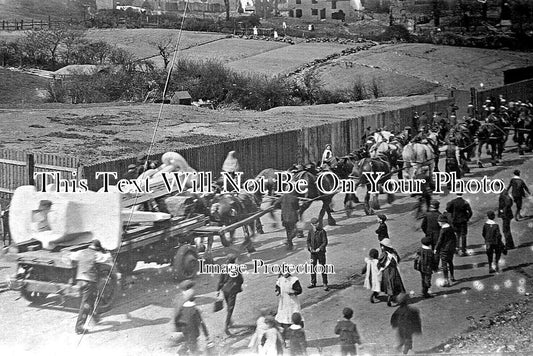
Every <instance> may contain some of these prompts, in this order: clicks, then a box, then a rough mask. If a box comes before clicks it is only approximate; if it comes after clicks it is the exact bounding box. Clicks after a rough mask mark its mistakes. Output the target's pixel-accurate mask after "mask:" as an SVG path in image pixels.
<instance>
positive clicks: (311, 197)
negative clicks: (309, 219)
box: [292, 167, 337, 225]
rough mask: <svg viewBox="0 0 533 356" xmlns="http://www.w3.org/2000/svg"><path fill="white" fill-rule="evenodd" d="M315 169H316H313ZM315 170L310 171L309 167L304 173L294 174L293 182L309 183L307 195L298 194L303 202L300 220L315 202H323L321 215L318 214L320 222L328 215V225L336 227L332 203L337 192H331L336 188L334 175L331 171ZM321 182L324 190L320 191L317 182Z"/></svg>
mask: <svg viewBox="0 0 533 356" xmlns="http://www.w3.org/2000/svg"><path fill="white" fill-rule="evenodd" d="M313 168H314V167H313ZM313 168H311V169H309V167H306V169H304V170H303V171H299V172H295V173H293V176H292V178H293V181H295V182H296V181H298V180H305V181H306V182H307V192H306V193H298V192H296V193H297V194H296V195H297V196H298V198H300V200H303V203H302V204H301V205H300V211H299V212H298V213H299V215H300V219H301V217H302V215H303V213H304V212H305V211H306V210H307V209H308V208H309V207H310V206H311V204H312V203H313V202H314V201H315V200H320V201H322V208H321V209H320V213H318V221H319V222H322V219H323V218H324V214H325V213H327V214H328V225H336V224H337V222H336V221H335V219H334V218H333V216H332V215H331V213H332V212H333V211H332V210H331V201H332V200H333V196H334V195H335V193H336V192H331V193H330V191H331V190H332V189H333V188H334V178H333V177H332V176H331V174H328V172H329V173H332V172H331V171H329V170H324V171H322V172H316V170H314V169H313ZM318 181H321V183H322V186H321V187H322V190H321V189H319V187H318V185H317V182H318Z"/></svg>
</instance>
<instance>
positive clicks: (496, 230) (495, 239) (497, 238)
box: [481, 221, 503, 246]
mask: <svg viewBox="0 0 533 356" xmlns="http://www.w3.org/2000/svg"><path fill="white" fill-rule="evenodd" d="M481 235H482V236H483V238H484V239H485V243H486V244H487V245H498V246H499V245H503V243H502V234H501V232H500V227H499V226H498V224H496V223H495V222H494V221H492V222H486V223H485V224H484V225H483V232H482V233H481Z"/></svg>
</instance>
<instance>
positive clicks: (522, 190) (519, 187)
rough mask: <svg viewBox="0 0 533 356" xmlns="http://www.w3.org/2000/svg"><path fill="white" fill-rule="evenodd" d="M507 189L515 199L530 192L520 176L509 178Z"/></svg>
mask: <svg viewBox="0 0 533 356" xmlns="http://www.w3.org/2000/svg"><path fill="white" fill-rule="evenodd" d="M509 190H510V191H511V195H512V196H513V198H514V199H515V200H516V198H522V197H525V196H526V193H527V194H530V193H529V189H528V188H527V185H526V183H525V182H524V181H523V180H522V178H518V177H513V178H511V182H509Z"/></svg>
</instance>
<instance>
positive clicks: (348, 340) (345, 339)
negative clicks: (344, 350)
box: [335, 320, 361, 345]
mask: <svg viewBox="0 0 533 356" xmlns="http://www.w3.org/2000/svg"><path fill="white" fill-rule="evenodd" d="M335 334H337V335H339V340H340V342H341V345H355V344H360V343H361V338H360V336H359V333H358V332H357V326H356V325H355V324H354V323H352V322H351V321H350V320H339V321H338V322H337V325H336V326H335Z"/></svg>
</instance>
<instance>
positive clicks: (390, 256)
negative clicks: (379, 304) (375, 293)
mask: <svg viewBox="0 0 533 356" xmlns="http://www.w3.org/2000/svg"><path fill="white" fill-rule="evenodd" d="M380 244H381V251H382V253H381V256H380V257H379V262H378V267H379V269H380V270H381V290H382V291H383V292H385V293H387V296H388V298H387V305H388V306H389V307H390V306H392V304H391V301H392V298H395V297H396V296H397V295H398V294H400V293H405V287H404V286H403V282H402V277H401V276H400V271H399V270H398V264H399V263H400V256H399V255H398V252H396V250H395V249H394V248H393V247H392V244H391V241H390V239H383V240H381V242H380Z"/></svg>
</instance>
